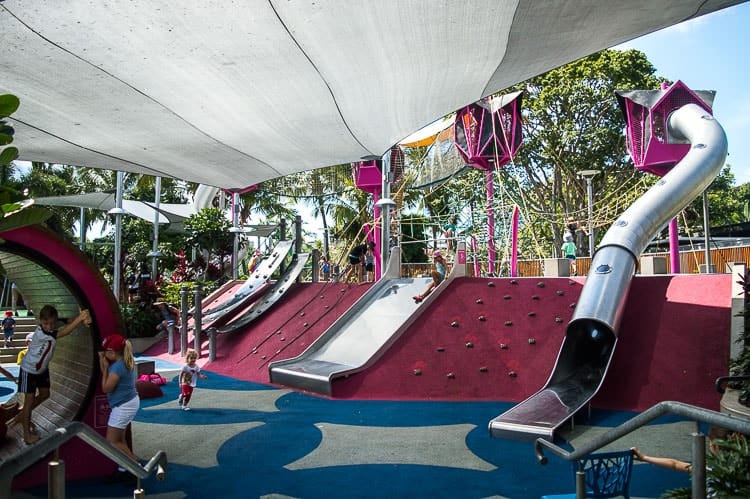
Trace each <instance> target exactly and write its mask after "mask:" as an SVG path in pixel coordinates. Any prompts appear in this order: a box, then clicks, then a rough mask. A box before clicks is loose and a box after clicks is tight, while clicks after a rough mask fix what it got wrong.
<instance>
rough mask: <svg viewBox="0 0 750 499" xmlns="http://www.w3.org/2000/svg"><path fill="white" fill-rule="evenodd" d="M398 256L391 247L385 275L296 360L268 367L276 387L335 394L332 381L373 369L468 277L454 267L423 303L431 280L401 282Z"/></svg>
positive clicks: (415, 279)
mask: <svg viewBox="0 0 750 499" xmlns="http://www.w3.org/2000/svg"><path fill="white" fill-rule="evenodd" d="M400 266H401V262H400V251H399V248H393V250H392V252H391V258H390V260H389V262H388V268H387V269H386V272H385V275H384V276H383V277H382V278H381V279H380V280H379V281H378V282H377V283H375V284H374V285H373V286H372V288H370V289H369V290H368V291H367V293H365V294H364V295H362V297H361V298H360V299H359V300H357V302H356V303H354V304H353V305H352V306H351V307H350V308H349V310H347V311H346V312H345V313H344V314H343V315H342V316H341V317H340V318H339V319H338V320H337V321H336V322H335V323H334V324H332V325H331V327H329V328H328V329H327V330H326V331H325V332H324V333H323V334H322V335H321V336H320V338H318V339H317V340H316V341H315V342H313V343H312V344H311V345H310V346H309V347H308V348H307V350H305V351H304V352H302V353H301V354H300V355H298V356H297V357H294V358H292V359H288V360H282V361H279V362H273V363H271V364H270V365H269V372H270V377H271V382H272V383H277V384H279V385H284V386H289V387H292V388H298V389H302V390H307V391H311V392H316V393H321V394H324V395H331V393H332V391H331V388H332V387H331V385H332V383H333V380H334V379H336V378H339V377H342V376H346V375H348V374H351V373H355V372H358V371H362V370H363V369H366V368H367V367H369V366H370V365H372V364H373V363H374V362H375V361H376V360H377V359H378V358H379V357H380V356H381V355H382V354H383V353H384V352H385V351H386V350H388V348H389V347H390V346H391V345H392V344H393V343H394V342H395V341H396V340H397V339H398V338H399V336H401V334H402V333H403V332H404V331H405V330H406V329H407V328H408V327H409V326H410V325H411V324H412V323H413V322H414V321H415V320H416V319H417V317H419V315H420V314H421V310H424V309H425V308H426V305H427V304H429V303H431V302H432V301H434V300H435V299H436V298H437V296H439V294H440V293H441V292H442V291H443V290H444V289H445V288H446V287H447V286H448V283H449V282H450V281H451V280H452V279H454V278H456V277H458V276H459V275H464V273H465V265H454V266H453V269H452V271H451V273H450V274H449V275H448V277H447V278H446V280H445V281H444V282H443V283H441V284H440V286H438V287H437V288H436V289H435V291H433V292H432V293H431V294H430V295H429V296H428V297H427V298H426V299H425V301H424V302H422V303H421V304H417V303H414V300H412V296H414V295H418V294H420V293H421V292H422V291H423V290H424V289H425V287H427V284H428V283H429V282H430V280H431V278H408V277H399V272H400Z"/></svg>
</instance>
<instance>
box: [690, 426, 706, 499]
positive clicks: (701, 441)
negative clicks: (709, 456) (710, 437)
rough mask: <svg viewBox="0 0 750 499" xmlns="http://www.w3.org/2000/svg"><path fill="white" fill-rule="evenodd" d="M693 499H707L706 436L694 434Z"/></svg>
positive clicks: (691, 476) (691, 478)
mask: <svg viewBox="0 0 750 499" xmlns="http://www.w3.org/2000/svg"><path fill="white" fill-rule="evenodd" d="M690 480H691V482H692V483H693V487H692V495H693V499H706V435H704V434H703V433H701V432H695V433H693V466H692V467H691V468H690Z"/></svg>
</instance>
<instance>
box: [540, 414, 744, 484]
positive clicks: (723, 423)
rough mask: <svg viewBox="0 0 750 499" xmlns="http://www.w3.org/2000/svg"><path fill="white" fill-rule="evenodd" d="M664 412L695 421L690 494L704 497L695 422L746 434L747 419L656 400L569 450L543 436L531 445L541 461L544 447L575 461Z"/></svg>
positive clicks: (701, 440) (701, 441)
mask: <svg viewBox="0 0 750 499" xmlns="http://www.w3.org/2000/svg"><path fill="white" fill-rule="evenodd" d="M667 414H673V415H676V416H681V417H684V418H687V419H691V420H693V421H695V422H696V431H695V433H693V445H692V457H693V459H692V464H693V465H692V467H691V469H692V471H691V481H692V487H693V489H692V494H693V495H692V497H693V498H705V497H706V449H705V441H706V440H705V435H704V434H703V433H702V432H701V431H700V427H699V426H698V424H697V423H706V424H709V425H712V426H717V427H721V428H725V429H727V430H729V431H731V432H738V433H743V434H745V435H749V434H750V420H747V419H740V418H737V417H733V416H729V415H727V414H722V413H720V412H716V411H712V410H710V409H704V408H702V407H696V406H692V405H689V404H685V403H682V402H674V401H664V402H659V403H658V404H656V405H654V406H653V407H651V408H649V409H646V410H645V411H643V412H642V413H641V414H639V415H637V416H635V417H634V418H632V419H630V420H628V421H626V422H624V423H623V424H621V425H620V426H616V427H614V428H612V429H610V430H609V431H607V432H606V433H603V434H601V435H599V436H597V437H594V438H592V439H591V440H589V441H588V442H586V443H585V444H583V445H581V446H580V447H578V448H577V449H575V450H574V451H572V452H568V451H566V450H565V449H563V448H561V447H559V446H557V445H555V444H554V443H552V442H549V441H547V440H545V439H543V438H539V439H537V440H536V443H535V445H534V449H535V452H536V457H537V459H538V460H539V462H540V463H541V464H546V463H547V458H546V457H545V455H544V448H545V447H546V448H548V449H549V450H551V451H552V452H553V453H554V454H556V455H558V456H559V457H561V458H563V459H565V460H566V461H577V460H579V459H581V458H583V457H584V456H586V455H588V454H591V453H592V452H595V451H597V450H599V449H601V448H602V447H604V446H605V445H608V444H610V443H612V442H614V441H616V440H619V439H620V438H622V437H624V436H625V435H627V434H628V433H631V432H633V431H635V430H637V429H638V428H640V427H642V426H645V425H646V424H648V423H650V422H651V421H653V420H655V419H657V418H659V417H661V416H665V415H667ZM581 487H582V485H581V484H580V483H579V484H577V490H576V497H581V498H582V497H585V490H580V489H581Z"/></svg>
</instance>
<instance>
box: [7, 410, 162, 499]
mask: <svg viewBox="0 0 750 499" xmlns="http://www.w3.org/2000/svg"><path fill="white" fill-rule="evenodd" d="M75 437H78V438H80V439H81V440H83V441H84V442H86V443H87V444H89V445H90V446H91V447H92V448H94V449H95V450H97V451H99V452H101V453H102V454H104V455H105V456H106V457H108V458H110V459H111V460H112V461H114V462H115V463H117V464H118V465H120V466H122V467H123V468H125V470H126V471H128V472H130V473H132V474H133V475H135V477H136V478H137V479H138V483H137V488H138V489H140V488H141V479H142V478H146V477H148V476H149V475H150V474H151V472H152V471H154V470H156V478H158V479H159V480H164V479H165V478H166V473H167V454H166V452H164V451H161V450H160V451H159V452H157V453H156V454H154V457H152V458H151V459H149V460H148V462H147V463H146V464H145V465H143V466H141V465H140V464H138V463H137V462H135V461H133V460H132V459H131V458H130V457H129V456H128V455H127V454H125V453H124V452H123V451H121V450H120V449H118V448H116V447H114V446H113V445H112V444H111V443H109V442H108V441H107V440H106V439H105V438H104V437H102V436H101V435H100V434H99V433H97V432H96V431H95V430H94V429H93V428H91V427H90V426H88V425H86V424H84V423H81V422H78V421H74V422H72V423H69V424H67V425H65V426H64V427H61V428H57V429H56V430H55V431H54V432H53V433H52V434H51V435H49V436H48V437H45V438H43V439H42V440H40V441H39V442H37V443H36V444H34V445H33V446H31V447H27V448H26V449H24V450H22V451H20V452H19V453H18V454H16V455H15V456H13V457H11V458H10V459H7V460H6V461H5V462H3V463H2V464H1V465H0V497H10V494H11V485H12V483H13V479H14V478H15V477H16V475H18V474H19V473H21V472H23V471H24V470H25V469H26V468H28V467H30V466H32V465H33V464H35V463H36V462H38V461H39V460H40V459H42V458H43V457H44V456H46V455H47V454H50V453H51V452H55V451H57V449H59V448H60V447H61V446H62V445H63V444H65V443H66V442H68V441H69V440H72V439H73V438H75Z"/></svg>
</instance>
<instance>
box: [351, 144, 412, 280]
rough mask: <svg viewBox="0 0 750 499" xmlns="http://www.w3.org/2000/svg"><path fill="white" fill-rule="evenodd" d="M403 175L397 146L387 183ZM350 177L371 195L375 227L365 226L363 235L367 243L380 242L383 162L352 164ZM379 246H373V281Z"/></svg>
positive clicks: (393, 152)
mask: <svg viewBox="0 0 750 499" xmlns="http://www.w3.org/2000/svg"><path fill="white" fill-rule="evenodd" d="M403 173H404V152H403V151H402V150H401V148H400V147H399V146H393V147H392V148H391V151H390V170H389V176H388V181H389V182H391V183H393V182H395V181H397V180H398V179H399V178H401V175H403ZM352 175H353V176H354V185H356V186H357V188H358V189H361V190H363V191H365V192H369V193H370V194H372V204H373V206H374V219H375V226H374V227H370V226H369V224H368V225H366V226H365V234H366V237H367V240H368V241H372V242H375V243H379V242H380V231H381V226H380V222H379V220H381V218H380V207H379V206H378V204H377V203H378V201H379V200H380V197H381V196H382V194H383V161H382V160H380V159H376V160H370V161H360V162H359V163H352ZM380 251H381V248H380V245H379V244H376V245H375V279H376V280H377V279H380V275H381V272H382V269H381V268H380V263H381V259H380Z"/></svg>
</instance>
